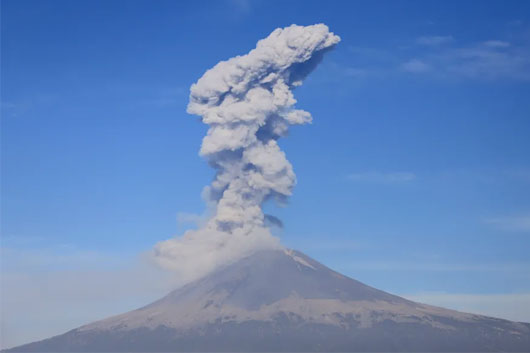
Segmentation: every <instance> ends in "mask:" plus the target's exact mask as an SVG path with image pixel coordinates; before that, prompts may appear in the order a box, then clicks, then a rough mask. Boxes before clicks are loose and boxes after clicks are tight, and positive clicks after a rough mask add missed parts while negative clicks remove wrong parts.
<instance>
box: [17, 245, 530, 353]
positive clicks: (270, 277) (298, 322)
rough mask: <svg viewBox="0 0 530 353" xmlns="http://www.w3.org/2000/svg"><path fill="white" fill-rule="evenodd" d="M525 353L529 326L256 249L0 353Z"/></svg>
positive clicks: (289, 253) (286, 253)
mask: <svg viewBox="0 0 530 353" xmlns="http://www.w3.org/2000/svg"><path fill="white" fill-rule="evenodd" d="M383 351H384V352H398V351H399V352H404V351H408V352H414V351H416V352H419V351H423V352H434V351H436V352H442V351H443V352H464V351H468V352H471V351H474V352H478V351H481V352H485V351H513V352H515V351H519V352H521V351H525V352H528V351H530V324H528V323H517V322H511V321H507V320H501V319H497V318H492V317H486V316H481V315H474V314H467V313H462V312H458V311H453V310H447V309H443V308H439V307H434V306H430V305H425V304H420V303H416V302H412V301H409V300H406V299H404V298H401V297H399V296H395V295H392V294H389V293H386V292H383V291H380V290H377V289H375V288H372V287H369V286H367V285H364V284H363V283H361V282H358V281H356V280H354V279H351V278H349V277H346V276H343V275H341V274H340V273H337V272H335V271H333V270H331V269H329V268H327V267H326V266H324V265H322V264H320V263H319V262H317V261H315V260H313V259H311V258H310V257H308V256H306V255H304V254H303V253H301V252H298V251H294V250H262V251H258V252H255V253H254V254H252V255H250V256H248V257H245V258H243V259H241V260H239V261H237V262H235V263H232V264H230V265H227V266H225V267H223V268H220V269H218V270H216V271H215V272H213V273H211V274H209V275H207V276H206V277H203V278H201V279H199V280H197V281H195V282H192V283H189V284H187V285H185V286H183V287H181V288H179V289H176V290H174V291H173V292H171V293H169V294H168V295H167V296H165V297H164V298H162V299H160V300H158V301H156V302H154V303H151V304H149V305H147V306H145V307H143V308H140V309H137V310H134V311H131V312H128V313H125V314H121V315H118V316H114V317H110V318H107V319H104V320H101V321H97V322H94V323H90V324H88V325H85V326H81V327H79V328H76V329H74V330H71V331H69V332H66V333H64V334H62V335H59V336H55V337H52V338H49V339H45V340H43V341H39V342H34V343H29V344H26V345H22V346H19V347H15V348H12V349H9V350H8V352H383Z"/></svg>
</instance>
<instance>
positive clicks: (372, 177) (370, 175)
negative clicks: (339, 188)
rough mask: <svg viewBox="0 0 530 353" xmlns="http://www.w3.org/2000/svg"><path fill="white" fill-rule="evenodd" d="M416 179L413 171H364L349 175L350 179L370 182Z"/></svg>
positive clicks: (403, 181) (389, 182)
mask: <svg viewBox="0 0 530 353" xmlns="http://www.w3.org/2000/svg"><path fill="white" fill-rule="evenodd" d="M415 179H416V174H414V173H411V172H388V173H385V172H375V171H374V172H362V173H352V174H350V175H348V180H351V181H356V182H370V183H382V184H396V183H407V182H411V181H413V180H415Z"/></svg>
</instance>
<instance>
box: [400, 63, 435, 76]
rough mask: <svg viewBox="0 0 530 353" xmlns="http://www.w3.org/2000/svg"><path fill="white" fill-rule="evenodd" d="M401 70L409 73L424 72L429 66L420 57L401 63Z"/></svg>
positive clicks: (428, 69) (429, 68)
mask: <svg viewBox="0 0 530 353" xmlns="http://www.w3.org/2000/svg"><path fill="white" fill-rule="evenodd" d="M401 69H402V70H403V71H407V72H411V73H416V74H418V73H424V72H428V71H430V70H431V66H430V65H429V64H427V63H425V62H424V61H423V60H420V59H411V60H409V61H407V62H405V63H403V64H402V65H401Z"/></svg>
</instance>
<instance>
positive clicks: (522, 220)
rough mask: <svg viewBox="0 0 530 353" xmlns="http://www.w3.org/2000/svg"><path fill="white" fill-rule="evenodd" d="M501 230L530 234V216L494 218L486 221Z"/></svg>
mask: <svg viewBox="0 0 530 353" xmlns="http://www.w3.org/2000/svg"><path fill="white" fill-rule="evenodd" d="M485 222H486V223H488V224H491V225H493V226H495V227H497V228H499V229H501V230H506V231H510V232H530V214H528V215H521V216H511V217H494V218H488V219H486V220H485Z"/></svg>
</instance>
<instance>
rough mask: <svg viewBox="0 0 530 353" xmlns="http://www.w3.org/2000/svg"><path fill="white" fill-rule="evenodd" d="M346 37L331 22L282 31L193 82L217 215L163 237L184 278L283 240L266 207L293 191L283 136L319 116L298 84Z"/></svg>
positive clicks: (191, 109)
mask: <svg viewBox="0 0 530 353" xmlns="http://www.w3.org/2000/svg"><path fill="white" fill-rule="evenodd" d="M339 41H340V38H339V37H338V36H336V35H334V34H333V33H332V32H330V31H329V29H328V27H327V26H326V25H324V24H316V25H312V26H305V27H304V26H297V25H292V26H290V27H286V28H283V29H282V28H278V29H276V30H274V31H273V32H272V33H271V34H270V35H269V36H268V37H267V38H265V39H263V40H260V41H259V42H258V43H257V46H256V48H255V49H253V50H251V51H250V52H249V53H248V54H246V55H243V56H236V57H234V58H231V59H229V60H227V61H221V62H219V63H218V64H217V65H215V66H214V67H213V68H212V69H210V70H208V71H206V73H205V74H204V75H203V76H202V77H201V78H200V79H199V80H198V81H197V82H196V83H195V84H193V85H192V86H191V92H190V101H189V104H188V109H187V111H188V113H190V114H194V115H198V116H200V117H201V119H202V122H203V123H205V124H208V125H209V130H208V133H207V135H206V136H205V137H204V139H203V141H202V146H201V149H200V155H201V156H203V157H204V158H206V159H207V161H208V162H209V164H210V165H211V166H212V167H213V168H215V170H216V176H215V179H214V181H213V182H212V183H211V185H209V186H207V187H205V189H204V190H203V197H204V198H205V200H206V202H207V204H208V206H209V209H210V214H211V216H210V218H209V219H208V220H207V222H206V223H205V224H204V225H203V226H202V227H200V228H199V229H198V230H190V231H188V232H186V233H185V234H184V235H183V236H181V237H176V238H173V239H169V240H166V241H163V242H160V243H158V244H156V246H155V248H154V258H155V260H156V261H157V262H158V263H159V264H160V265H162V266H163V267H165V268H168V269H171V270H174V271H176V272H177V273H178V274H179V275H180V278H181V279H182V280H184V281H186V280H191V279H193V278H196V277H199V276H202V275H205V274H206V273H208V272H209V271H210V270H212V269H214V268H215V267H217V266H219V265H222V264H225V263H227V262H231V261H235V260H237V259H239V258H240V257H242V256H245V255H247V254H249V253H250V252H252V251H254V250H257V249H262V248H276V247H280V244H279V241H278V239H277V238H276V237H273V236H272V235H271V233H270V232H269V230H268V228H267V224H268V223H270V222H268V221H270V217H266V216H265V215H264V213H263V211H262V208H261V206H262V204H263V202H265V201H266V200H268V199H275V200H280V201H281V200H283V199H285V198H287V197H288V196H289V195H291V191H292V188H293V186H294V185H295V183H296V176H295V174H294V172H293V168H292V166H291V164H290V163H289V161H288V160H287V158H286V157H285V153H284V152H283V151H282V150H281V149H280V147H279V146H278V143H277V140H278V139H279V138H281V137H283V136H286V134H287V132H288V129H289V126H290V125H301V124H307V123H310V122H311V114H310V113H308V112H306V111H304V110H300V109H296V108H295V107H294V106H295V103H296V100H295V98H294V96H293V93H292V90H293V89H294V88H295V87H297V86H300V85H301V84H302V81H303V79H304V78H305V77H306V76H307V75H308V74H309V73H310V72H311V71H312V70H313V69H314V68H315V67H316V66H317V65H318V63H319V62H320V61H321V60H322V57H323V54H324V53H325V52H326V51H328V50H330V49H331V48H333V46H335V45H336V44H337V43H338V42H339Z"/></svg>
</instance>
